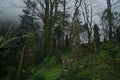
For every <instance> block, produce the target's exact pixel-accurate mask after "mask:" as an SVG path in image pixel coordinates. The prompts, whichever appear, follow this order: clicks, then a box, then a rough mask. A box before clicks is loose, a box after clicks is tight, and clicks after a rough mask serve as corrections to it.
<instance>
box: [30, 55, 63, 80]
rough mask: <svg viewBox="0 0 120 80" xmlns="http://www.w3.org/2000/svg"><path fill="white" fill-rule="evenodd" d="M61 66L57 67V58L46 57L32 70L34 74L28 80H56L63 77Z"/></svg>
mask: <svg viewBox="0 0 120 80" xmlns="http://www.w3.org/2000/svg"><path fill="white" fill-rule="evenodd" d="M61 71H62V70H61V66H60V65H56V60H55V57H54V56H52V57H46V58H45V59H44V61H43V62H42V63H41V64H40V65H39V66H38V67H37V68H36V67H35V68H33V69H32V74H33V75H31V76H30V78H29V79H28V80H56V79H57V78H58V77H59V76H60V75H61Z"/></svg>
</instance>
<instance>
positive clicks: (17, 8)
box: [0, 0, 106, 22]
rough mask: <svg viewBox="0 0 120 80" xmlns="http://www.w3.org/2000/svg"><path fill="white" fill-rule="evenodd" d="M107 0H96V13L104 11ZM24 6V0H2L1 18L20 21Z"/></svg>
mask: <svg viewBox="0 0 120 80" xmlns="http://www.w3.org/2000/svg"><path fill="white" fill-rule="evenodd" d="M105 3H106V2H105V0H96V1H95V6H96V8H95V9H96V11H95V13H96V14H97V13H99V12H103V10H104V9H105V7H106V5H105ZM23 8H24V3H23V1H22V0H0V18H2V20H6V19H7V20H13V21H20V18H19V15H22V9H23ZM94 19H95V21H97V22H98V21H99V20H98V19H99V16H96V17H95V18H94Z"/></svg>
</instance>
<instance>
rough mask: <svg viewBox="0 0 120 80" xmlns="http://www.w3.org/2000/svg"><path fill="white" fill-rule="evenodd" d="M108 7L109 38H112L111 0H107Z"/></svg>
mask: <svg viewBox="0 0 120 80" xmlns="http://www.w3.org/2000/svg"><path fill="white" fill-rule="evenodd" d="M107 9H108V23H109V40H110V41H111V40H112V12H111V0H107Z"/></svg>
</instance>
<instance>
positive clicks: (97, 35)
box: [94, 24, 100, 48]
mask: <svg viewBox="0 0 120 80" xmlns="http://www.w3.org/2000/svg"><path fill="white" fill-rule="evenodd" d="M94 42H95V46H96V47H97V48H98V46H99V43H100V33H99V27H98V25H97V24H94Z"/></svg>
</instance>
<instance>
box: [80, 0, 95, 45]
mask: <svg viewBox="0 0 120 80" xmlns="http://www.w3.org/2000/svg"><path fill="white" fill-rule="evenodd" d="M94 2H95V0H92V1H88V0H84V1H82V4H81V13H82V16H83V22H84V24H85V25H86V29H87V34H88V43H90V42H92V23H93V4H94Z"/></svg>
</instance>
